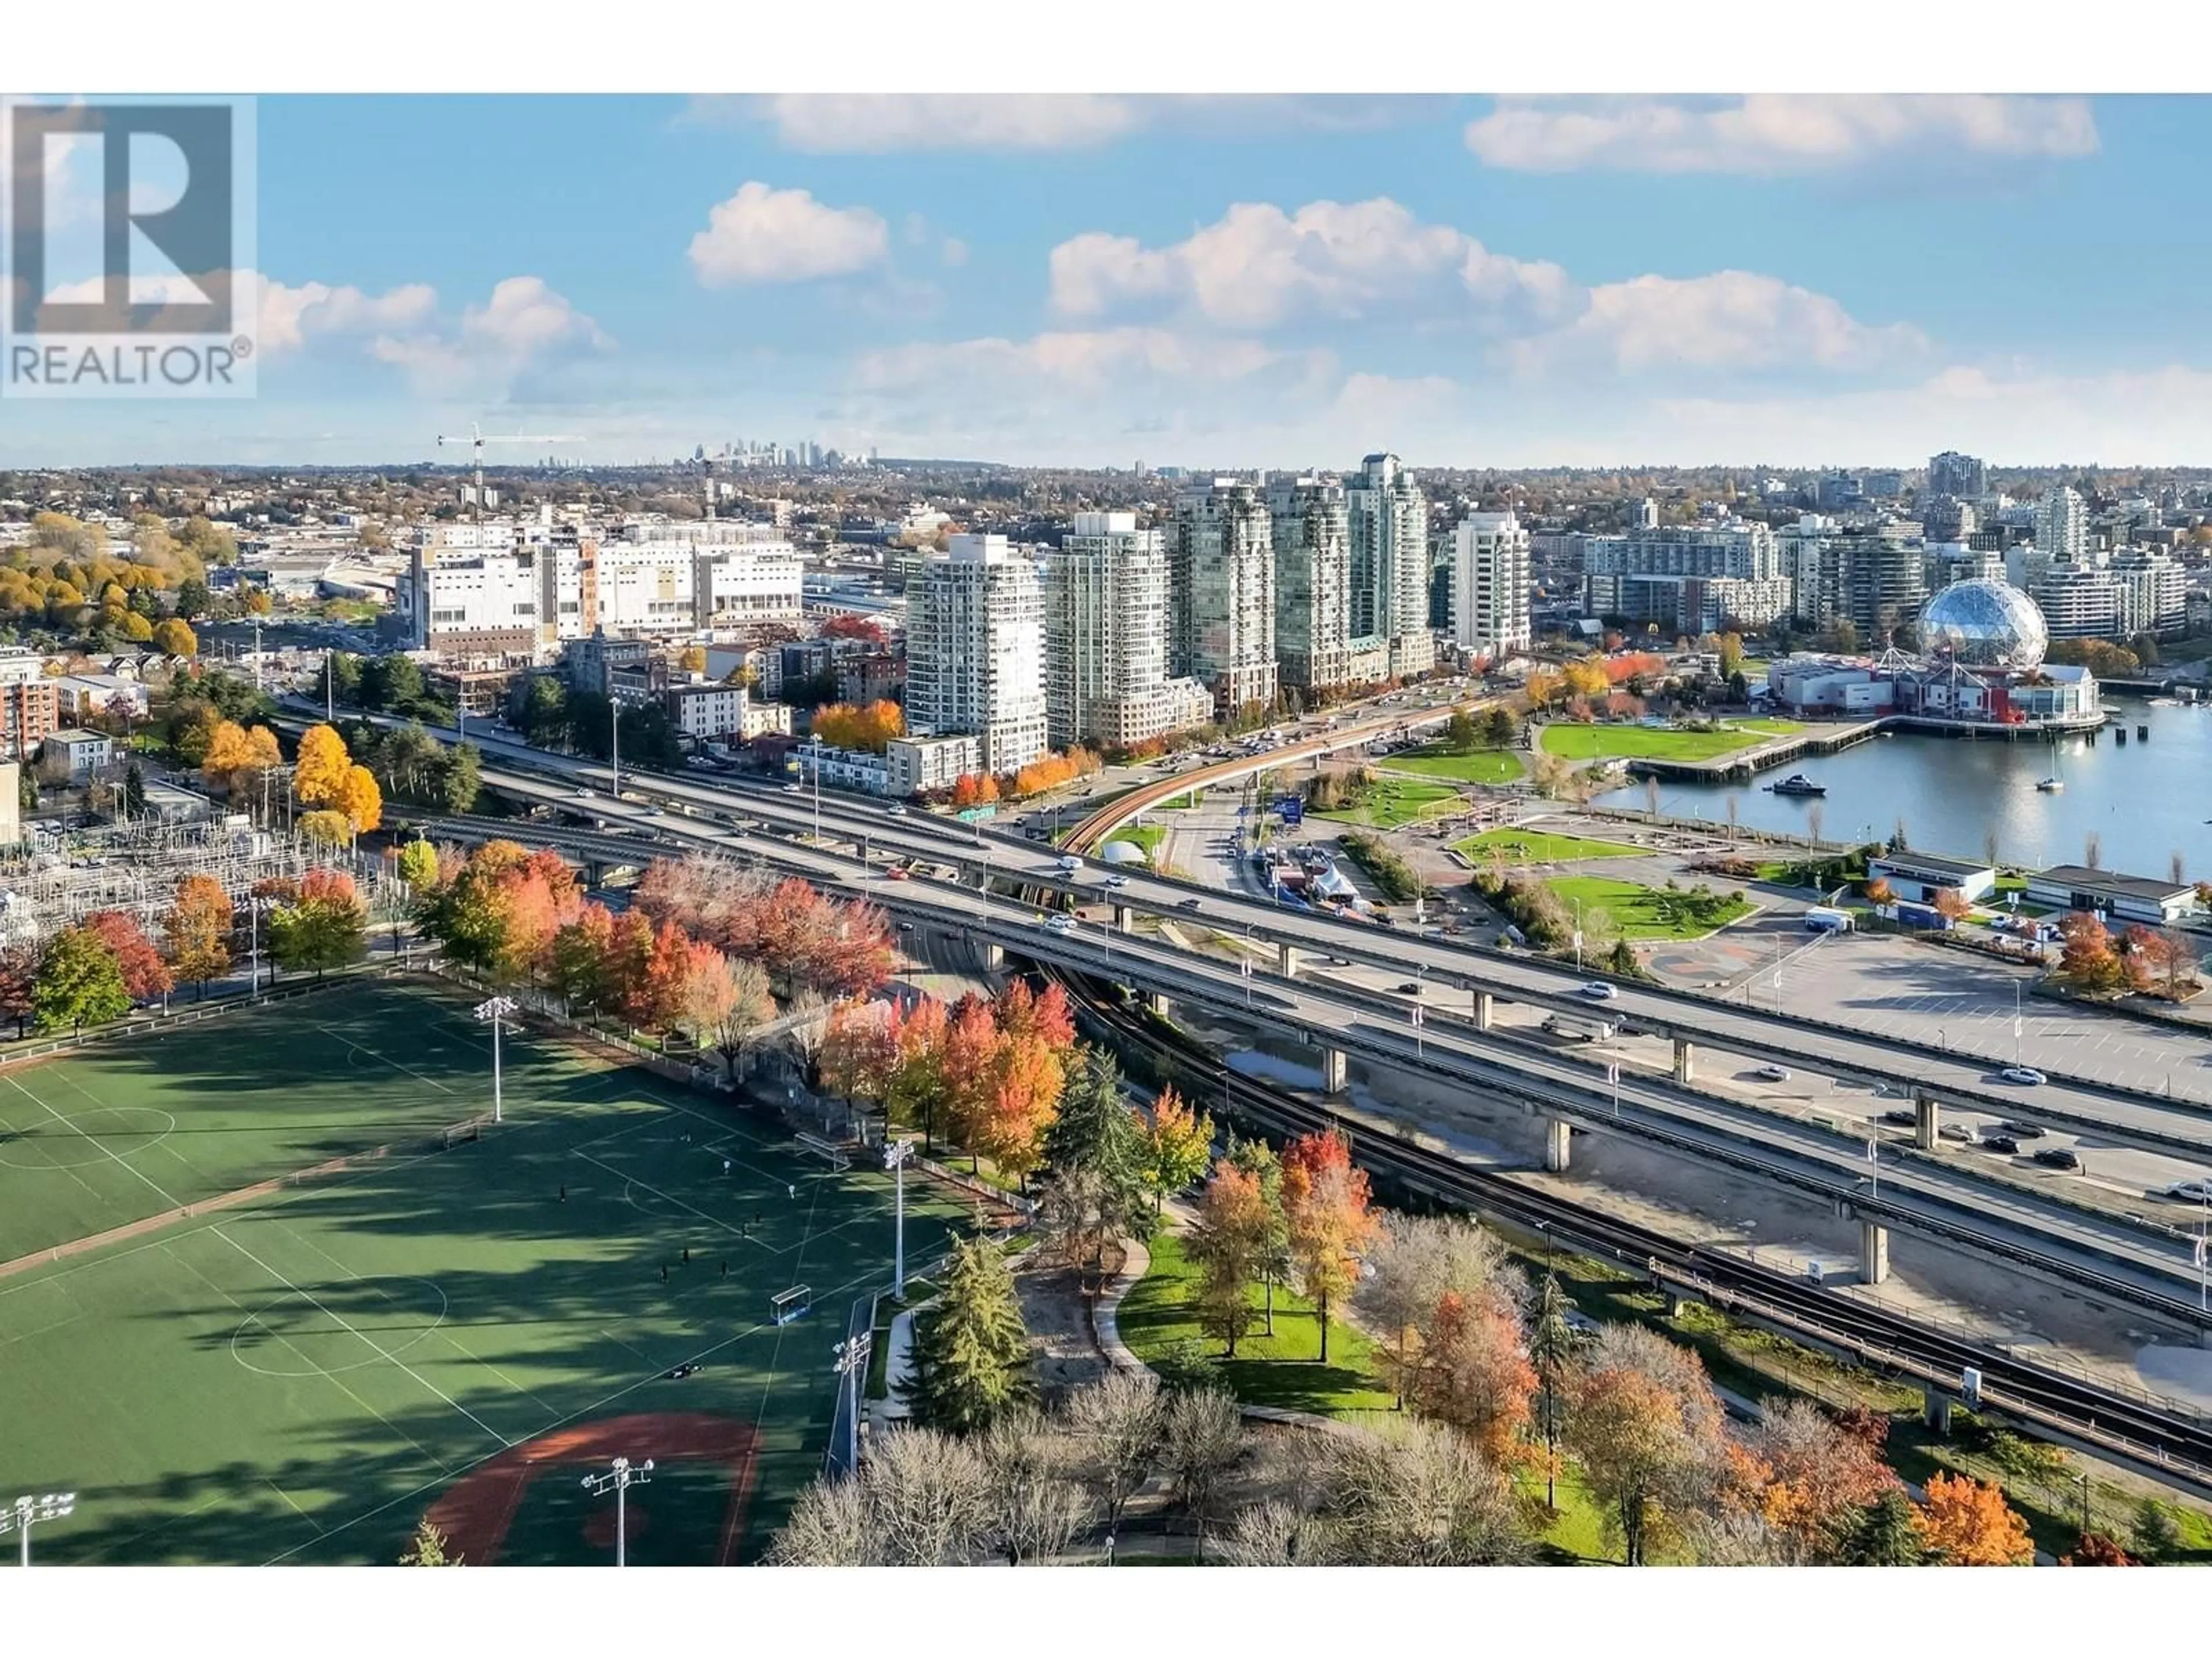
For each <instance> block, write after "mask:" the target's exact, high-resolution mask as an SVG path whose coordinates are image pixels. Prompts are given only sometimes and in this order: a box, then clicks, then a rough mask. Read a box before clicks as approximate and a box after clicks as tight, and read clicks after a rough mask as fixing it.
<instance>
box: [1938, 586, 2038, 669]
mask: <svg viewBox="0 0 2212 1659" xmlns="http://www.w3.org/2000/svg"><path fill="white" fill-rule="evenodd" d="M2050 643H2051V635H2050V632H2049V630H2048V629H2045V627H2044V625H2043V613H2042V612H2041V611H2038V610H2037V609H2036V608H2035V601H2034V600H2033V599H2029V598H2028V597H2027V594H2025V593H2023V592H2021V591H2020V589H2018V588H2017V587H2015V586H2012V585H2011V584H2010V583H2009V582H2001V581H1996V580H1992V579H1990V578H1989V577H1986V576H1976V577H1972V578H1969V579H1968V580H1966V581H1962V582H1953V583H1952V584H1951V585H1950V586H1948V587H1947V588H1945V589H1944V590H1943V591H1942V592H1940V593H1938V594H1937V595H1936V597H1935V598H1934V599H1930V600H1929V601H1928V605H1927V608H1926V609H1925V610H1923V611H1921V613H1920V647H1921V649H1922V650H1923V651H1925V652H1926V653H1928V654H1929V656H1930V657H1948V658H1949V659H1951V660H1952V661H1954V662H1957V663H1960V664H1963V665H1966V666H1968V667H1971V668H2011V669H2019V670H2027V669H2033V668H2037V667H2039V666H2041V665H2042V662H2043V653H2044V650H2045V647H2047V646H2048V645H2049V644H2050Z"/></svg>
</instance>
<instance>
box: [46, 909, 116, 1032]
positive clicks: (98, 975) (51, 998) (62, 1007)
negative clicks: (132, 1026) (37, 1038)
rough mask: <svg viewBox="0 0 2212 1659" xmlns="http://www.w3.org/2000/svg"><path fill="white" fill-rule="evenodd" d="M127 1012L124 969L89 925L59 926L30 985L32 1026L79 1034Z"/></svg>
mask: <svg viewBox="0 0 2212 1659" xmlns="http://www.w3.org/2000/svg"><path fill="white" fill-rule="evenodd" d="M129 1012H131V994H130V992H128V991H127V990H125V988H124V985H123V969H122V967H121V965H120V964H119V963H118V962H117V961H116V959H115V952H114V951H112V950H111V949H110V948H109V947H108V944H107V941H106V939H102V938H100V935H99V934H98V933H94V932H93V931H92V929H90V928H89V927H64V929H63V930H62V931H61V932H60V933H56V934H55V935H54V936H53V939H52V940H51V941H50V942H49V943H48V944H47V945H46V951H45V953H44V954H43V955H42V956H41V957H40V959H39V972H38V976H37V978H36V979H34V980H33V981H32V984H31V1024H32V1026H33V1029H35V1030H40V1031H58V1030H62V1029H63V1028H64V1027H67V1028H68V1029H70V1030H83V1029H84V1028H85V1027H86V1026H88V1025H98V1024H102V1023H104V1022H106V1021H107V1020H111V1019H120V1018H123V1016H124V1015H125V1014H127V1013H129Z"/></svg>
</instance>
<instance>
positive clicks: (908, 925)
mask: <svg viewBox="0 0 2212 1659" xmlns="http://www.w3.org/2000/svg"><path fill="white" fill-rule="evenodd" d="M898 929H899V932H901V933H912V932H914V924H913V923H912V922H910V921H902V922H901V923H899V925H898Z"/></svg>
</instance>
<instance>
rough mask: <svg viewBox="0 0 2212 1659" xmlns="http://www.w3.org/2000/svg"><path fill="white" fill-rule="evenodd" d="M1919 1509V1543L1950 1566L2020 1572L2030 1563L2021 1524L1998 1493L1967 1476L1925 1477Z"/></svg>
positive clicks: (2029, 1548)
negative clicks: (1925, 1492)
mask: <svg viewBox="0 0 2212 1659" xmlns="http://www.w3.org/2000/svg"><path fill="white" fill-rule="evenodd" d="M1926 1491H1927V1497H1926V1498H1925V1500H1924V1501H1923V1503H1922V1504H1920V1507H1919V1526H1920V1539H1921V1541H1922V1542H1923V1544H1925V1545H1926V1546H1927V1547H1928V1549H1929V1553H1931V1554H1933V1555H1935V1556H1936V1559H1939V1560H1940V1561H1942V1562H1943V1563H1944V1564H1945V1565H1948V1566H1954V1567H2024V1566H2027V1565H2030V1564H2031V1563H2032V1562H2033V1561H2034V1559H2035V1545H2034V1542H2033V1541H2032V1540H2031V1539H2030V1538H2029V1536H2028V1532H2027V1522H2025V1521H2023V1520H2021V1518H2020V1516H2018V1515H2017V1514H2015V1512H2014V1510H2013V1508H2012V1506H2011V1505H2010V1504H2007V1503H2006V1502H2005V1497H2004V1491H2003V1488H2002V1487H2000V1486H1996V1485H1995V1484H1994V1483H1991V1482H1987V1481H1982V1480H1975V1479H1974V1478H1973V1477H1972V1476H1971V1475H1964V1474H1942V1473H1937V1474H1931V1475H1929V1477H1928V1484H1927V1487H1926Z"/></svg>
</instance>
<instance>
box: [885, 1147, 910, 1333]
mask: <svg viewBox="0 0 2212 1659" xmlns="http://www.w3.org/2000/svg"><path fill="white" fill-rule="evenodd" d="M913 1156H914V1142H912V1141H911V1140H893V1141H889V1142H887V1143H885V1145H884V1168H885V1169H886V1170H890V1172H891V1217H892V1220H891V1294H892V1295H893V1296H895V1297H898V1298H899V1299H900V1300H901V1301H904V1300H905V1299H906V1161H907V1159H908V1158H911V1157H913Z"/></svg>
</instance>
